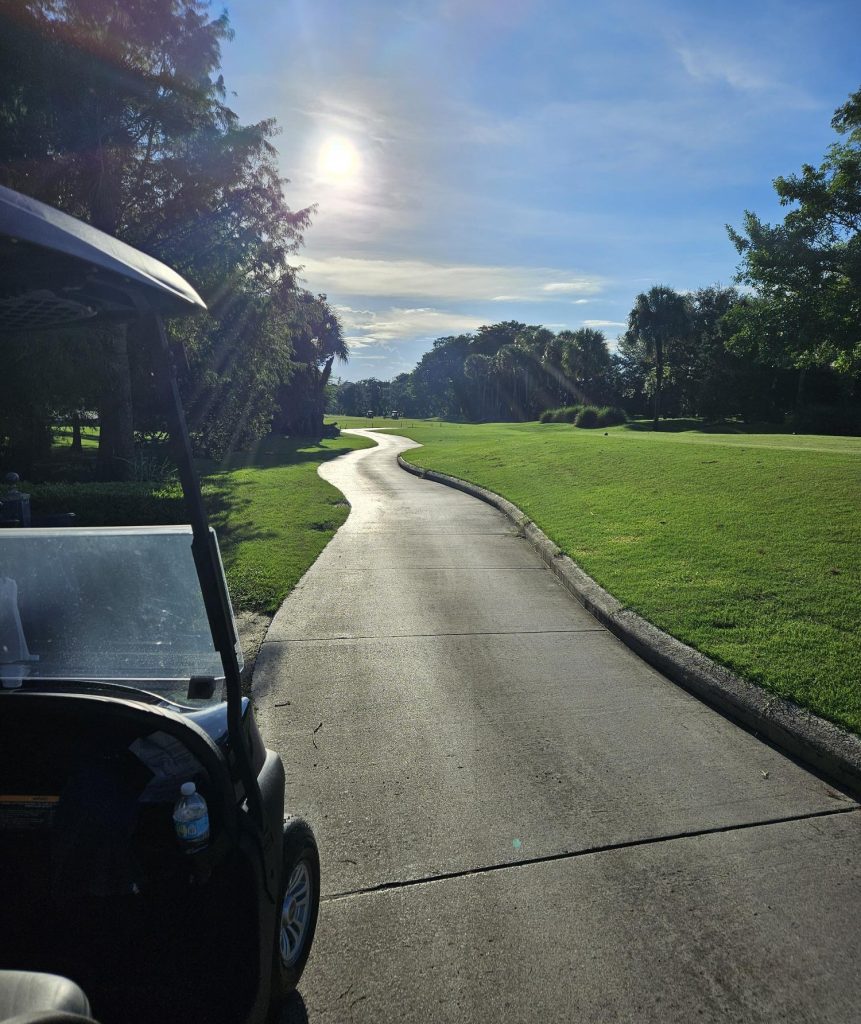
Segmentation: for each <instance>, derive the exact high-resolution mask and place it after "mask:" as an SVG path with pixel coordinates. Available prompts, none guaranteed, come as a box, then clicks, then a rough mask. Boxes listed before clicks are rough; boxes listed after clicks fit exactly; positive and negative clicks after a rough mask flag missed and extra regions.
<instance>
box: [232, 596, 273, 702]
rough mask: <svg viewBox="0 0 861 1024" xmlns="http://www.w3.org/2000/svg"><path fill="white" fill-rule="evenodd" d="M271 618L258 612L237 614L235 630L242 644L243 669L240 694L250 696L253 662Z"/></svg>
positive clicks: (255, 659)
mask: <svg viewBox="0 0 861 1024" xmlns="http://www.w3.org/2000/svg"><path fill="white" fill-rule="evenodd" d="M272 618H273V616H271V615H261V614H260V612H237V613H236V628H237V630H238V631H239V642H240V643H241V644H242V656H243V658H244V659H245V668H244V669H243V670H242V692H243V693H244V694H245V695H246V696H250V695H251V674H252V672H253V671H254V662H255V661H257V655H258V654H259V653H260V645H261V644H262V643H263V640H264V638H265V636H266V630H267V629H269V623H270V622H271V621H272Z"/></svg>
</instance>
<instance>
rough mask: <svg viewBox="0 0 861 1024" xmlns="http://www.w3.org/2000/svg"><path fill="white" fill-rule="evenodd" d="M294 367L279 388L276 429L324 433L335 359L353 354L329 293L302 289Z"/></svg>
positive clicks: (294, 329)
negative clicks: (324, 420) (328, 387)
mask: <svg viewBox="0 0 861 1024" xmlns="http://www.w3.org/2000/svg"><path fill="white" fill-rule="evenodd" d="M290 336H291V338H292V342H293V366H292V372H291V376H290V379H289V380H288V381H287V382H286V383H284V384H282V385H281V386H280V388H279V389H278V393H277V397H276V411H275V416H274V419H273V423H272V427H273V430H276V431H279V432H282V433H285V434H291V435H293V436H295V437H311V438H316V439H319V438H321V437H322V436H323V416H324V414H325V411H326V385H327V384H328V383H329V378H330V377H331V375H332V367H333V365H334V363H335V360H336V359H338V360H341V361H342V362H346V360H347V359H348V357H349V350H348V348H347V343H346V342H345V341H344V336H343V332H342V330H341V323H340V321H339V320H338V317H337V316H336V315H335V313H334V311H333V310H332V308H331V307H330V306H329V304H328V303H327V302H326V296H325V295H312V294H311V293H310V292H307V291H302V292H300V293H299V294H298V296H297V298H296V301H295V303H294V308H293V314H292V318H291V323H290Z"/></svg>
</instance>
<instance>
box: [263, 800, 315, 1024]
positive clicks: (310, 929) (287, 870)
mask: <svg viewBox="0 0 861 1024" xmlns="http://www.w3.org/2000/svg"><path fill="white" fill-rule="evenodd" d="M281 858H282V867H281V889H280V892H279V908H278V909H277V911H276V932H275V949H274V955H273V967H272V1010H273V1018H274V1019H277V1013H278V1011H279V1010H280V1007H281V1004H282V1003H283V1002H284V1000H285V999H286V998H287V997H288V996H289V995H290V993H291V992H293V990H294V989H295V988H296V986H297V985H298V984H299V979H300V978H301V977H302V972H303V971H304V970H305V964H306V963H307V962H308V955H309V954H310V952H311V946H312V944H313V942H314V932H315V931H316V928H317V913H318V911H319V909H320V854H319V852H318V850H317V840H316V839H315V838H314V833H313V831H312V830H311V826H310V825H309V824H308V823H307V822H306V821H305V820H304V819H303V818H294V817H290V818H287V819H286V820H285V822H284V842H283V852H282V855H281ZM291 880H292V881H293V883H294V884H293V891H294V892H296V891H298V892H299V894H300V895H301V891H302V887H303V885H304V886H305V887H307V900H306V904H305V909H306V911H307V912H306V915H305V917H304V921H303V923H302V926H301V938H300V941H299V943H298V945H297V946H296V947H295V948H292V949H288V950H285V948H284V947H285V943H284V941H283V939H282V932H283V931H284V930H285V922H284V915H285V912H287V911H288V906H287V905H286V903H287V899H288V896H289V894H290V888H291ZM285 953H286V954H287V958H286V960H285Z"/></svg>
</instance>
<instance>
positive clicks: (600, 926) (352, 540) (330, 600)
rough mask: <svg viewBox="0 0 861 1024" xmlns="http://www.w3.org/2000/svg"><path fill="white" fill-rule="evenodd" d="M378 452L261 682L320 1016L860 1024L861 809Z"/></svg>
mask: <svg viewBox="0 0 861 1024" xmlns="http://www.w3.org/2000/svg"><path fill="white" fill-rule="evenodd" d="M362 433H364V432H362ZM373 436H374V437H375V439H376V440H378V441H379V443H380V447H378V448H375V449H369V450H365V451H361V452H355V453H352V454H350V455H347V456H345V457H343V458H341V459H338V460H336V461H335V462H330V463H327V464H326V465H325V466H323V467H321V473H322V474H323V475H324V476H325V477H326V478H327V479H328V480H330V481H331V482H332V483H333V484H334V485H335V486H336V487H338V488H339V489H340V490H341V491H343V493H344V494H345V495H346V496H347V498H348V499H349V501H350V503H351V505H352V510H351V513H350V516H349V518H348V520H347V522H346V523H345V525H344V526H343V527H342V528H341V530H340V531H339V532H338V533H337V534H336V536H335V538H334V539H333V540H332V542H331V543H330V545H329V546H328V547H327V548H326V550H325V551H324V553H323V554H322V555H321V557H320V558H319V559H318V561H317V562H316V564H315V565H314V566H313V567H312V569H311V570H310V571H309V572H308V574H307V575H306V576H305V578H304V579H303V580H302V582H301V583H300V584H299V586H298V587H297V588H296V590H295V591H294V592H293V593H292V594H291V595H290V597H289V598H288V599H287V600H286V601H285V603H284V605H283V606H282V608H281V609H280V611H279V612H278V614H277V616H276V617H275V619H274V621H273V623H272V626H271V627H270V630H269V633H268V635H267V639H266V641H265V643H264V644H263V647H262V649H261V652H260V656H259V659H258V662H257V667H256V670H255V675H254V692H255V703H256V705H257V707H258V713H259V715H260V720H261V723H262V726H263V729H264V733H265V736H266V739H267V742H268V743H269V745H271V746H274V747H275V748H276V749H278V750H279V751H280V753H281V755H282V757H283V759H284V762H285V767H286V770H287V779H288V799H289V803H290V806H291V809H293V810H295V811H297V812H299V813H302V814H304V815H306V816H307V817H308V818H309V819H310V820H311V822H312V823H313V825H314V828H315V830H316V832H317V835H318V838H319V841H320V846H321V850H322V861H323V876H324V877H323V891H324V903H323V907H322V910H321V918H320V926H319V931H318V938H317V941H316V944H315V949H314V952H313V955H312V960H311V962H310V964H309V966H308V968H307V971H306V975H305V978H304V979H303V983H302V993H303V998H304V1000H305V1005H306V1008H307V1012H308V1015H309V1019H310V1020H312V1021H317V1020H321V1021H322V1020H326V1021H351V1020H355V1021H368V1022H371V1021H373V1022H375V1024H379V1022H381V1021H422V1022H425V1021H427V1019H428V1017H429V1015H430V1016H431V1017H432V1019H436V1020H445V1021H502V1020H505V1021H506V1024H507V1022H510V1021H532V1020H536V1021H538V1020H541V1021H551V1020H560V1021H561V1020H578V1021H579V1020H582V1021H604V1020H614V1021H615V1020H625V1021H627V1020H631V1021H644V1020H656V1021H657V1020H661V1021H665V1020H672V1021H680V1022H681V1021H690V1020H727V1021H748V1020H750V1021H754V1020H755V1021H760V1020H782V1019H792V1020H795V1021H799V1020H811V1021H813V1020H816V1021H826V1020H827V1021H847V1022H849V1021H855V1020H857V1001H856V998H855V996H856V992H855V988H856V969H857V963H858V962H859V958H861V925H859V920H861V915H859V910H861V867H859V865H861V856H859V854H861V814H859V813H858V808H857V805H856V804H855V803H854V802H853V801H852V800H851V799H849V798H848V797H846V796H845V795H844V794H842V793H840V792H838V791H837V790H835V789H834V788H832V787H830V786H828V785H827V784H825V783H824V782H822V781H821V780H820V779H818V778H817V777H815V776H813V775H811V774H809V773H808V772H806V771H804V770H803V769H802V768H800V767H799V766H798V765H796V764H794V763H792V762H791V761H789V760H787V759H786V758H784V757H783V756H781V755H780V754H778V753H777V752H776V751H774V750H772V749H771V748H769V747H767V746H765V745H764V744H762V743H760V742H759V741H757V740H756V739H755V738H754V737H752V736H750V735H748V734H747V733H745V732H743V731H742V730H740V729H738V728H737V727H735V726H734V725H732V724H731V723H729V722H727V721H726V720H725V719H723V718H722V717H721V716H720V715H718V714H716V713H715V712H713V711H711V710H709V709H708V708H706V707H705V706H704V705H702V704H700V703H699V702H698V701H697V700H695V699H694V698H692V697H691V696H689V695H688V694H686V693H685V692H684V691H682V690H681V689H679V688H678V687H676V686H675V685H673V684H672V683H670V682H668V681H667V680H666V679H664V678H663V677H662V676H661V675H659V674H658V673H657V672H655V671H654V670H652V669H651V668H649V667H648V666H647V665H645V664H644V663H643V662H642V661H640V660H639V659H638V658H637V657H636V656H635V655H633V654H632V653H631V652H630V651H628V649H627V648H625V647H624V646H623V645H622V644H621V643H620V642H619V641H618V640H616V639H615V637H613V636H612V635H611V634H610V633H608V632H607V631H606V630H605V629H604V628H603V627H601V626H600V625H599V624H598V623H597V622H596V621H595V620H594V619H593V618H592V617H591V616H590V615H589V614H588V613H586V612H585V611H584V610H583V609H582V608H581V607H580V606H579V605H578V604H577V603H576V602H575V601H574V600H573V599H572V598H571V597H570V596H569V595H568V593H567V592H566V591H565V590H564V589H563V588H562V587H561V586H560V585H559V584H558V583H557V582H556V581H555V580H554V578H553V577H552V576H551V574H550V573H549V572H548V571H547V570H546V569H545V568H544V567H543V566H542V564H541V562H540V561H539V560H538V558H537V556H535V555H534V554H533V552H532V550H531V548H530V547H529V546H528V544H527V543H526V542H525V541H524V540H522V539H521V538H519V537H518V536H517V535H516V533H515V531H514V528H513V527H512V525H511V524H510V523H509V521H508V520H506V519H505V518H504V517H503V516H502V515H501V514H500V513H498V512H496V511H495V510H494V509H491V508H490V507H489V506H486V505H484V504H482V503H481V502H479V501H477V500H475V499H474V498H471V497H468V496H467V495H464V494H462V493H460V492H457V491H453V490H451V489H449V488H446V487H443V486H441V485H438V484H434V483H431V482H428V481H425V480H421V479H419V478H417V477H414V476H411V475H409V474H407V473H404V472H403V471H402V470H401V469H399V467H398V466H397V463H396V461H395V456H396V454H397V453H398V452H401V451H404V450H405V449H407V448H410V447H412V446H413V445H412V442H410V441H408V440H406V439H404V438H398V437H393V436H388V435H385V434H374V435H373Z"/></svg>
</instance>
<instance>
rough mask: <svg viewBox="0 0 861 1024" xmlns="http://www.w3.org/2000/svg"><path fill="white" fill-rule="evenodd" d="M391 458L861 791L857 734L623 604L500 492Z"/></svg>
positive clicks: (683, 671) (708, 689)
mask: <svg viewBox="0 0 861 1024" xmlns="http://www.w3.org/2000/svg"><path fill="white" fill-rule="evenodd" d="M398 465H400V467H401V469H404V470H406V471H407V472H408V473H412V474H413V475H414V476H420V477H423V478H424V479H426V480H433V481H435V482H436V483H439V484H445V486H447V487H453V488H455V489H457V490H459V491H463V492H464V493H466V494H470V495H472V496H473V497H474V498H478V499H480V500H481V501H484V502H486V503H487V504H488V505H492V506H493V507H494V508H495V509H498V510H499V511H500V512H502V513H503V515H505V516H507V517H508V518H509V519H510V520H511V521H512V522H513V523H514V524H515V525H516V526H517V528H518V530H519V531H520V532H521V534H522V535H523V536H524V537H525V538H526V539H527V540H528V541H529V542H530V544H532V546H533V547H534V548H535V550H536V551H537V552H538V554H539V555H540V556H541V559H542V561H543V562H544V563H545V565H547V567H548V568H549V569H550V571H551V572H552V573H553V574H554V575H555V576H556V578H557V579H558V580H559V581H560V582H561V583H562V585H563V586H564V587H565V589H566V590H568V591H569V593H570V594H571V595H572V596H573V597H574V598H575V599H576V600H577V601H579V603H580V604H581V605H583V607H584V608H586V609H587V611H589V612H591V613H592V615H594V616H595V618H596V619H597V620H598V621H599V622H600V623H601V624H602V625H604V626H606V628H607V629H608V630H610V632H611V633H613V634H614V635H615V636H617V637H618V638H619V639H620V640H621V641H622V642H623V643H625V644H627V646H628V647H630V648H631V649H632V650H633V651H635V652H636V653H637V654H638V655H639V656H640V657H641V658H643V660H644V661H646V662H648V663H649V664H650V665H651V666H652V667H653V668H656V669H658V671H659V672H662V673H663V674H664V675H665V676H667V677H668V678H669V679H671V680H672V681H673V682H674V683H676V684H678V685H679V686H681V687H683V688H684V689H685V690H687V691H689V692H690V693H693V694H694V695H695V696H697V697H699V698H700V699H701V700H703V701H705V703H707V704H709V705H711V706H712V707H713V708H715V709H716V710H718V711H720V712H721V713H722V714H724V715H726V716H727V717H729V718H731V719H733V720H734V721H736V722H738V723H739V724H740V725H742V726H744V728H746V729H748V730H749V731H750V732H752V733H753V734H754V735H755V736H757V737H761V738H764V739H766V740H768V742H770V743H772V744H773V745H774V746H775V747H777V748H778V749H780V750H782V751H783V752H784V753H787V754H789V755H790V756H792V757H794V758H796V759H797V760H799V761H801V762H803V763H804V764H806V765H808V766H810V767H811V768H813V769H815V770H816V771H818V772H820V773H821V774H822V775H824V776H826V777H827V778H828V779H829V780H831V781H832V782H834V783H835V784H837V785H839V786H841V787H842V788H843V789H845V790H847V791H848V792H850V793H851V794H852V796H854V797H856V798H861V737H858V736H855V735H854V734H853V733H850V732H848V731H846V730H845V729H842V728H840V726H838V725H834V724H833V723H832V722H828V721H826V720H825V719H824V718H820V717H819V716H818V715H816V714H814V713H813V712H812V711H808V710H806V709H804V708H801V707H799V706H798V705H797V704H794V703H793V702H792V701H789V700H786V699H785V698H783V697H779V696H777V695H776V694H770V693H768V692H767V691H765V690H763V689H762V688H761V687H759V686H756V685H755V684H754V683H750V682H747V681H746V680H744V679H742V678H740V677H739V676H737V675H735V674H734V673H732V672H730V671H729V669H726V668H724V667H723V666H721V665H718V664H717V663H716V662H714V661H712V660H711V658H708V657H706V655H704V654H702V653H701V652H700V651H696V650H694V649H693V648H692V647H689V646H688V645H687V644H684V643H682V641H681V640H677V639H676V638H675V637H673V636H670V635H669V634H668V633H665V632H664V631H663V630H661V629H658V628H657V626H654V625H652V623H651V622H647V621H646V620H645V619H644V618H642V617H641V616H640V615H637V614H636V612H632V611H630V610H629V609H626V608H625V607H624V606H623V605H622V603H621V601H619V600H617V599H616V598H615V597H613V595H612V594H610V593H608V591H606V590H604V588H603V587H601V586H599V585H598V584H597V583H596V582H595V580H593V579H592V577H591V576H588V575H587V574H586V573H585V572H583V570H582V569H581V568H580V567H579V566H578V565H577V563H576V562H574V561H573V560H572V559H571V558H569V557H568V555H566V554H564V553H563V552H562V551H561V550H560V549H559V548H558V547H557V546H556V545H555V544H554V543H553V541H552V540H550V538H549V537H548V536H547V534H545V533H544V532H543V530H540V529H539V528H538V527H537V526H536V525H535V523H533V522H532V520H531V519H529V517H528V516H527V515H526V514H525V513H524V512H522V511H521V510H520V509H519V508H518V507H517V506H516V505H514V504H512V502H510V501H508V500H507V499H506V498H503V497H501V496H500V495H499V494H495V493H494V492H493V491H489V490H487V489H486V488H484V487H479V486H478V485H477V484H472V483H470V482H469V481H468V480H461V479H459V478H458V477H454V476H448V475H447V474H446V473H439V472H437V471H436V470H433V469H424V468H423V467H421V466H416V465H413V463H411V462H407V460H406V459H405V458H404V457H403V456H402V455H398Z"/></svg>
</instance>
